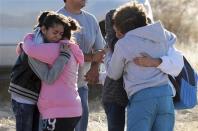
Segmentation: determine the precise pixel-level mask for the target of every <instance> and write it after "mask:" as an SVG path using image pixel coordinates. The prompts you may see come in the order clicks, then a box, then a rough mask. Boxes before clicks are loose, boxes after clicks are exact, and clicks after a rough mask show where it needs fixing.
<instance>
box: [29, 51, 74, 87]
mask: <svg viewBox="0 0 198 131" xmlns="http://www.w3.org/2000/svg"><path fill="white" fill-rule="evenodd" d="M67 52H68V51H67ZM67 52H66V51H63V50H62V51H61V52H60V56H59V57H58V58H57V59H56V61H55V62H54V64H53V65H52V67H49V66H48V64H45V63H43V62H41V61H39V60H36V59H34V58H31V57H28V60H29V61H28V62H29V65H30V67H31V69H32V70H33V71H34V73H35V74H36V75H37V76H38V77H39V78H40V79H41V80H42V81H44V82H45V83H47V84H53V82H54V81H55V80H56V79H57V78H58V77H59V76H60V73H61V72H62V71H63V69H64V65H65V64H66V63H67V61H68V59H69V58H70V55H69V54H68V53H67Z"/></svg>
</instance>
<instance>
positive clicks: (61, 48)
mask: <svg viewBox="0 0 198 131" xmlns="http://www.w3.org/2000/svg"><path fill="white" fill-rule="evenodd" d="M69 50H70V49H69V46H68V45H67V44H62V45H61V46H60V51H61V52H65V51H69Z"/></svg>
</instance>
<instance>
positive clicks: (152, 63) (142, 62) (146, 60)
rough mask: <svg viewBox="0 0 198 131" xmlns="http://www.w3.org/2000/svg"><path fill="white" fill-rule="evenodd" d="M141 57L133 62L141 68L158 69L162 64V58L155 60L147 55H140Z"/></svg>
mask: <svg viewBox="0 0 198 131" xmlns="http://www.w3.org/2000/svg"><path fill="white" fill-rule="evenodd" d="M140 54H141V55H142V56H141V57H136V58H134V59H133V62H134V63H135V64H137V65H139V66H143V67H157V66H159V65H160V64H161V63H162V60H161V59H160V58H153V57H151V56H150V55H149V54H147V53H140Z"/></svg>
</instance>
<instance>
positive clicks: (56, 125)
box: [42, 117, 80, 131]
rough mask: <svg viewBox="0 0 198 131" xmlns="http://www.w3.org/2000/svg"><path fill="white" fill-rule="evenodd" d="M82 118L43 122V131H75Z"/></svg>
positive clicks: (46, 120) (45, 120)
mask: <svg viewBox="0 0 198 131" xmlns="http://www.w3.org/2000/svg"><path fill="white" fill-rule="evenodd" d="M79 120H80V117H72V118H56V119H44V120H42V124H43V131H74V128H75V126H76V124H77V123H78V121H79Z"/></svg>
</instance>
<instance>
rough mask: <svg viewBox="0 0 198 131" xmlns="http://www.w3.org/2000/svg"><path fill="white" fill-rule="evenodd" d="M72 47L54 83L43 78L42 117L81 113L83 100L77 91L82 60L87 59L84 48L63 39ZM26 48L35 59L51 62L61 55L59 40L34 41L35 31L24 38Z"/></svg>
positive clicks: (73, 115) (39, 106) (59, 116)
mask: <svg viewBox="0 0 198 131" xmlns="http://www.w3.org/2000/svg"><path fill="white" fill-rule="evenodd" d="M61 43H67V44H68V46H69V48H70V50H71V54H70V55H71V57H70V59H69V61H68V63H67V64H65V66H64V69H63V72H62V73H61V74H60V76H59V77H58V79H57V80H56V81H55V82H54V83H53V84H50V85H49V84H47V83H45V82H43V81H42V87H41V92H40V95H39V100H38V108H39V111H40V113H41V115H42V119H47V118H68V117H78V116H81V114H82V107H81V100H80V97H79V94H78V91H77V76H78V67H79V64H80V65H81V64H83V63H84V56H83V52H82V51H81V49H80V48H79V46H78V45H77V44H74V43H72V42H71V41H68V40H66V41H65V40H64V41H61ZM23 50H24V52H25V53H26V54H27V55H28V56H30V57H32V58H35V59H38V60H40V61H42V62H44V63H48V64H49V65H52V64H53V63H54V61H55V60H56V58H57V57H58V56H59V52H60V43H49V44H35V43H33V35H32V34H29V35H27V36H26V37H25V39H24V44H23Z"/></svg>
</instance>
